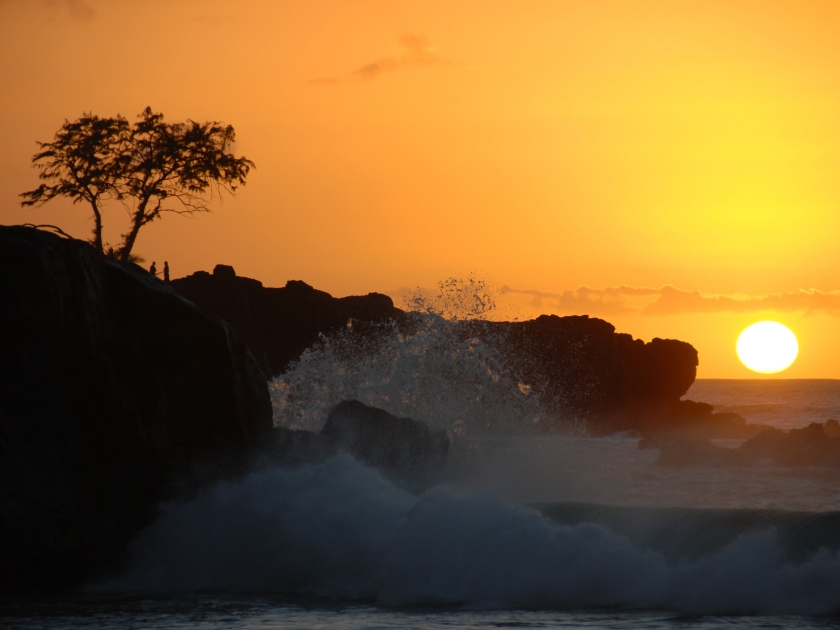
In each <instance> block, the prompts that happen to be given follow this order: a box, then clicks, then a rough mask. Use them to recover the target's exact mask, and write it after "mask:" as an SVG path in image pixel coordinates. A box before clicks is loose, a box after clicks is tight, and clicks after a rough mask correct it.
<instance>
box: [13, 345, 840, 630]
mask: <svg viewBox="0 0 840 630" xmlns="http://www.w3.org/2000/svg"><path fill="white" fill-rule="evenodd" d="M401 343H402V342H401ZM404 350H405V348H403V353H402V354H403V355H406V356H408V355H410V354H411V353H406V352H404ZM322 359H324V360H327V359H329V362H330V365H331V369H332V370H333V371H332V372H329V370H327V369H326V367H325V363H324V362H323V361H321V360H317V357H315V358H312V357H310V358H309V359H308V361H309V362H308V363H307V361H304V362H302V364H301V366H300V367H299V369H298V370H297V372H296V371H294V370H293V371H292V372H290V374H288V375H287V376H284V377H282V378H281V379H278V380H277V381H275V383H274V384H273V387H272V394H273V400H274V404H275V412H276V421H278V422H279V423H281V424H286V425H288V426H292V425H294V426H305V427H307V428H317V424H318V422H319V417H321V416H322V415H323V410H324V408H325V405H326V402H324V400H323V396H325V395H326V392H330V391H333V392H336V391H337V392H339V393H340V394H341V395H342V396H347V395H351V394H352V395H354V396H355V397H357V398H359V399H360V400H363V401H365V402H369V403H378V404H379V406H383V407H385V408H386V409H388V410H389V411H392V412H393V413H398V414H400V415H410V414H409V413H406V411H411V410H415V411H417V410H420V409H423V408H430V411H428V413H427V415H426V417H424V418H423V419H426V420H428V421H431V419H433V418H435V417H438V418H440V417H444V421H443V422H445V423H448V424H447V425H446V426H449V427H450V429H452V434H453V436H454V442H453V448H452V451H451V456H450V462H449V464H448V466H447V469H446V471H445V473H444V475H443V479H442V480H441V483H439V484H438V485H437V486H435V487H433V488H432V489H430V490H428V491H426V492H425V493H423V494H421V495H419V496H418V495H413V494H411V493H409V492H407V491H405V490H403V489H401V488H399V487H397V486H395V485H394V484H392V483H391V482H389V481H388V480H386V479H384V478H383V477H382V476H381V475H380V474H379V473H378V472H377V471H375V470H372V469H369V468H366V467H365V466H363V465H362V464H360V463H358V462H356V461H355V460H353V459H352V458H350V457H349V456H347V455H340V456H338V457H336V458H333V459H331V460H328V461H327V462H325V463H323V464H320V465H315V466H306V467H303V468H299V469H294V470H285V469H281V468H270V469H261V470H258V471H255V472H253V473H252V474H250V475H248V476H246V477H245V478H243V479H240V480H238V481H235V482H224V483H219V484H217V485H215V486H213V487H212V488H209V489H207V490H206V491H205V492H203V493H202V494H201V495H199V496H198V497H195V498H193V499H192V500H190V501H189V502H186V503H173V504H171V505H167V506H164V507H163V509H162V511H161V515H160V517H159V518H158V520H157V521H156V522H155V523H154V524H153V525H152V526H151V527H150V528H149V529H148V530H147V531H145V532H144V533H143V534H142V535H141V536H140V537H139V539H138V540H137V541H135V543H134V545H133V548H132V553H133V563H132V565H131V567H130V568H129V569H128V571H127V572H126V573H125V574H123V575H120V576H115V577H114V578H113V579H111V580H108V581H106V582H103V583H100V584H93V585H90V586H89V587H88V588H87V589H85V591H84V592H80V593H77V594H74V595H66V596H62V597H24V598H11V599H9V598H7V599H4V600H2V601H0V627H4V628H27V629H32V628H263V629H264V628H450V629H455V628H495V627H506V628H547V627H552V628H553V627H561V628H563V627H567V628H666V627H667V628H721V627H748V628H776V627H779V628H782V627H784V628H816V627H820V628H822V627H835V626H837V627H840V471H837V470H822V469H781V468H774V467H771V466H760V467H756V468H740V469H726V468H684V469H668V468H663V467H660V466H657V465H656V464H655V463H654V462H655V460H656V458H657V457H658V452H657V451H655V450H642V451H640V450H638V448H637V444H638V439H637V438H635V437H633V436H632V435H626V434H619V435H614V436H610V437H608V438H601V439H594V438H587V437H580V436H575V435H574V434H569V435H554V436H545V435H506V434H505V432H504V431H495V432H492V433H482V432H480V431H477V430H472V429H471V426H472V425H470V423H469V422H468V419H469V418H468V417H469V416H473V415H476V414H478V415H480V414H482V413H484V412H485V411H484V410H483V409H482V408H481V407H480V406H479V407H476V406H475V404H474V402H475V401H473V400H472V399H471V400H468V401H461V400H460V399H459V398H458V395H457V392H446V391H444V390H445V389H446V387H447V385H446V384H445V383H444V382H442V381H440V380H434V379H433V380H432V381H427V382H423V383H421V382H419V381H410V379H409V376H410V375H412V374H414V375H416V374H419V372H418V371H417V370H416V369H415V368H416V366H413V365H408V366H407V367H406V368H405V369H403V368H394V364H393V362H391V363H389V364H388V365H389V367H388V368H387V373H384V372H383V368H382V366H378V367H376V366H369V367H368V368H367V369H366V370H365V369H360V368H359V366H355V368H354V370H349V369H347V368H348V366H346V365H339V364H337V363H336V361H335V356H330V357H326V358H325V357H322ZM315 372H317V373H318V374H320V375H321V380H320V381H319V382H318V383H315V382H313V381H312V378H311V377H312V374H313V373H315ZM475 373H476V374H477V375H478V374H480V370H476V371H475ZM400 374H401V375H402V376H401V377H400V378H397V376H399V375H400ZM351 377H352V378H351ZM476 378H478V376H476ZM342 379H344V380H342ZM347 379H350V380H349V381H348V380H347ZM406 379H409V380H406ZM491 380H492V379H491ZM493 383H495V384H496V385H498V381H497V380H496V381H493ZM304 385H306V387H309V388H310V389H309V390H306V391H304V390H305V387H304ZM496 385H492V384H488V389H486V390H483V391H485V392H486V395H487V396H488V397H492V396H493V391H494V390H493V389H492V387H494V386H496ZM406 388H408V389H406ZM436 388H437V390H438V391H435V389H436ZM408 390H410V391H411V395H410V396H406V395H398V392H404V391H408ZM290 392H293V393H294V395H295V396H297V397H298V398H297V399H298V400H302V401H305V403H300V404H306V405H308V406H309V407H310V409H311V413H310V414H308V415H307V414H301V413H300V410H299V409H295V410H294V413H292V407H291V406H290V404H289V400H288V396H289V395H290ZM687 397H688V398H691V399H693V400H700V401H704V402H710V403H712V404H714V405H715V406H716V408H717V409H718V410H720V411H735V412H737V413H740V414H741V415H743V416H745V417H746V418H747V420H748V421H749V422H755V423H763V424H768V425H773V426H778V427H782V428H792V427H801V426H805V425H807V424H808V423H810V422H823V421H825V420H827V419H828V418H832V417H834V418H838V417H840V381H830V380H699V381H697V382H696V383H695V384H694V386H693V387H692V388H691V390H690V391H689V392H688V394H687ZM503 398H504V397H503V396H502V397H496V398H492V400H493V406H492V409H487V410H486V413H488V414H493V417H494V418H495V420H494V424H495V425H498V423H499V422H500V420H499V418H503V417H504V416H505V415H511V414H522V413H526V414H529V413H532V412H533V411H534V410H533V409H532V408H530V407H528V406H527V405H526V406H522V401H521V400H517V401H515V402H514V403H511V405H512V406H505V404H504V401H503ZM464 404H466V405H472V406H470V407H469V413H468V414H465V413H463V409H458V408H453V405H455V406H456V407H457V406H458V405H464ZM415 415H418V414H415ZM419 415H422V414H419Z"/></svg>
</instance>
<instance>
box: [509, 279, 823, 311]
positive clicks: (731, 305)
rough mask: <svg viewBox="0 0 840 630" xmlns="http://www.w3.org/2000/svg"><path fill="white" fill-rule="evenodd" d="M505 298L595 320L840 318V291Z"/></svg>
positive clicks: (666, 290) (646, 290)
mask: <svg viewBox="0 0 840 630" xmlns="http://www.w3.org/2000/svg"><path fill="white" fill-rule="evenodd" d="M499 292H500V294H503V295H511V296H517V295H519V296H523V297H528V298H531V300H530V306H532V307H534V308H546V307H547V308H549V309H551V310H553V311H555V312H557V313H563V314H566V313H579V314H583V313H586V314H590V315H628V314H632V313H641V314H643V315H684V314H691V313H723V312H729V313H752V312H757V311H778V312H788V313H789V312H803V313H807V314H810V313H818V312H819V313H826V314H828V315H833V316H840V291H818V290H816V289H807V290H797V291H788V292H785V293H771V294H767V295H725V294H704V293H701V292H700V291H686V290H683V289H678V288H677V287H673V286H670V285H665V286H662V287H660V288H658V289H655V288H651V287H631V286H626V285H622V286H617V287H607V288H606V289H591V288H589V287H580V288H578V289H575V290H573V291H572V290H569V291H563V292H562V293H550V292H546V291H537V290H533V289H515V288H511V287H507V286H505V287H502V288H501V289H500V290H499Z"/></svg>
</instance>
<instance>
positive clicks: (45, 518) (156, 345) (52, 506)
mask: <svg viewBox="0 0 840 630" xmlns="http://www.w3.org/2000/svg"><path fill="white" fill-rule="evenodd" d="M271 431H272V412H271V402H270V399H269V395H268V389H267V386H266V382H265V377H264V376H263V374H262V372H261V371H260V369H259V366H258V365H257V363H256V361H255V360H254V359H253V357H252V356H251V355H250V353H249V352H248V350H247V349H246V347H245V345H244V344H243V343H242V342H241V341H239V339H238V337H237V335H236V334H235V333H234V332H233V330H232V329H231V327H230V326H229V325H227V324H226V323H225V322H224V321H222V320H221V319H219V318H218V317H215V316H213V315H209V314H206V313H204V312H202V311H200V310H199V309H197V308H196V307H195V306H194V305H193V304H191V303H190V302H189V301H187V300H185V299H184V298H183V297H181V296H180V295H179V294H178V293H177V292H175V291H173V290H172V289H170V288H169V287H167V286H166V285H165V284H164V283H163V282H161V281H160V280H157V279H156V278H154V277H153V276H151V275H150V274H148V273H147V272H145V271H144V270H142V269H140V268H139V267H137V266H135V265H131V264H122V263H117V262H111V261H105V260H102V259H100V258H99V257H98V256H97V255H96V253H95V251H94V250H93V248H91V247H90V246H89V245H87V244H86V243H83V242H80V241H74V240H69V239H63V238H60V237H58V236H55V235H53V234H49V233H46V232H41V231H38V230H35V229H30V228H24V227H0V591H7V590H10V589H27V588H40V589H46V588H60V587H68V586H74V585H79V584H81V583H83V582H85V581H86V580H88V579H90V578H92V577H95V576H101V575H102V574H103V573H104V572H107V571H109V570H113V569H115V568H116V567H118V566H119V564H120V562H121V560H122V558H123V553H124V551H125V548H126V545H127V543H128V541H129V540H130V539H131V538H132V537H133V536H134V535H135V534H136V533H137V532H138V531H139V530H140V529H142V528H143V527H145V526H146V525H147V524H149V523H150V522H151V520H152V519H153V518H154V517H155V514H156V506H157V505H158V503H159V502H160V501H162V500H165V499H168V498H170V497H173V496H175V495H176V494H178V493H181V492H185V491H187V492H188V491H189V490H190V489H191V488H196V487H199V486H200V485H202V484H203V483H206V482H209V481H212V480H215V479H218V478H219V477H220V476H223V475H228V474H235V473H237V472H238V471H241V470H243V468H244V466H245V465H246V462H247V461H248V459H249V456H250V453H251V451H252V449H254V448H256V447H257V445H259V444H260V443H261V442H263V441H264V440H265V439H266V436H268V435H269V434H270V433H271Z"/></svg>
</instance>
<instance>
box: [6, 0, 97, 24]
mask: <svg viewBox="0 0 840 630" xmlns="http://www.w3.org/2000/svg"><path fill="white" fill-rule="evenodd" d="M12 1H14V0H0V6H2V5H4V4H11V3H12ZM17 2H18V4H33V5H34V3H31V2H29V1H28V0H17ZM40 5H41V6H42V7H44V8H46V9H47V10H48V11H49V12H50V13H51V14H55V13H62V14H64V12H65V10H66V15H68V16H69V17H70V18H71V19H72V20H75V21H77V22H89V21H90V20H92V19H93V18H94V17H96V10H95V9H94V8H93V7H92V6H90V4H88V2H86V1H85V0H40ZM34 6H37V5H34Z"/></svg>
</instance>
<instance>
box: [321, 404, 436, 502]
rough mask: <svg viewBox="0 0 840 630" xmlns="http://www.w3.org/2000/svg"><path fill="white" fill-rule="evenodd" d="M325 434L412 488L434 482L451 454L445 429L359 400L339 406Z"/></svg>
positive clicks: (329, 421)
mask: <svg viewBox="0 0 840 630" xmlns="http://www.w3.org/2000/svg"><path fill="white" fill-rule="evenodd" d="M321 436H322V437H323V438H324V439H325V440H326V441H327V443H329V444H331V445H332V446H334V447H335V448H338V449H342V450H345V451H347V452H348V453H350V454H351V455H352V456H353V457H355V458H356V459H358V460H359V461H361V462H364V463H365V464H367V465H368V466H372V467H374V468H378V469H379V470H381V471H382V472H383V473H384V474H385V475H386V476H390V477H391V478H392V479H394V480H396V481H397V482H398V483H400V484H401V485H403V486H406V487H408V488H409V489H411V490H422V489H424V488H426V487H428V486H430V485H432V481H433V480H434V479H435V477H436V475H437V474H438V473H439V472H440V469H441V468H442V467H443V465H444V464H445V463H446V458H447V455H448V454H449V438H448V437H447V435H446V432H445V431H431V430H429V427H428V426H426V424H425V423H423V422H419V421H417V420H412V419H411V418H397V417H395V416H392V415H391V414H389V413H388V412H386V411H383V410H382V409H377V408H376V407H368V406H367V405H364V404H362V403H360V402H359V401H358V400H345V401H343V402H341V403H339V404H338V405H336V406H335V407H334V408H333V410H332V411H331V412H330V415H329V416H328V417H327V422H326V424H324V428H323V429H321Z"/></svg>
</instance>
